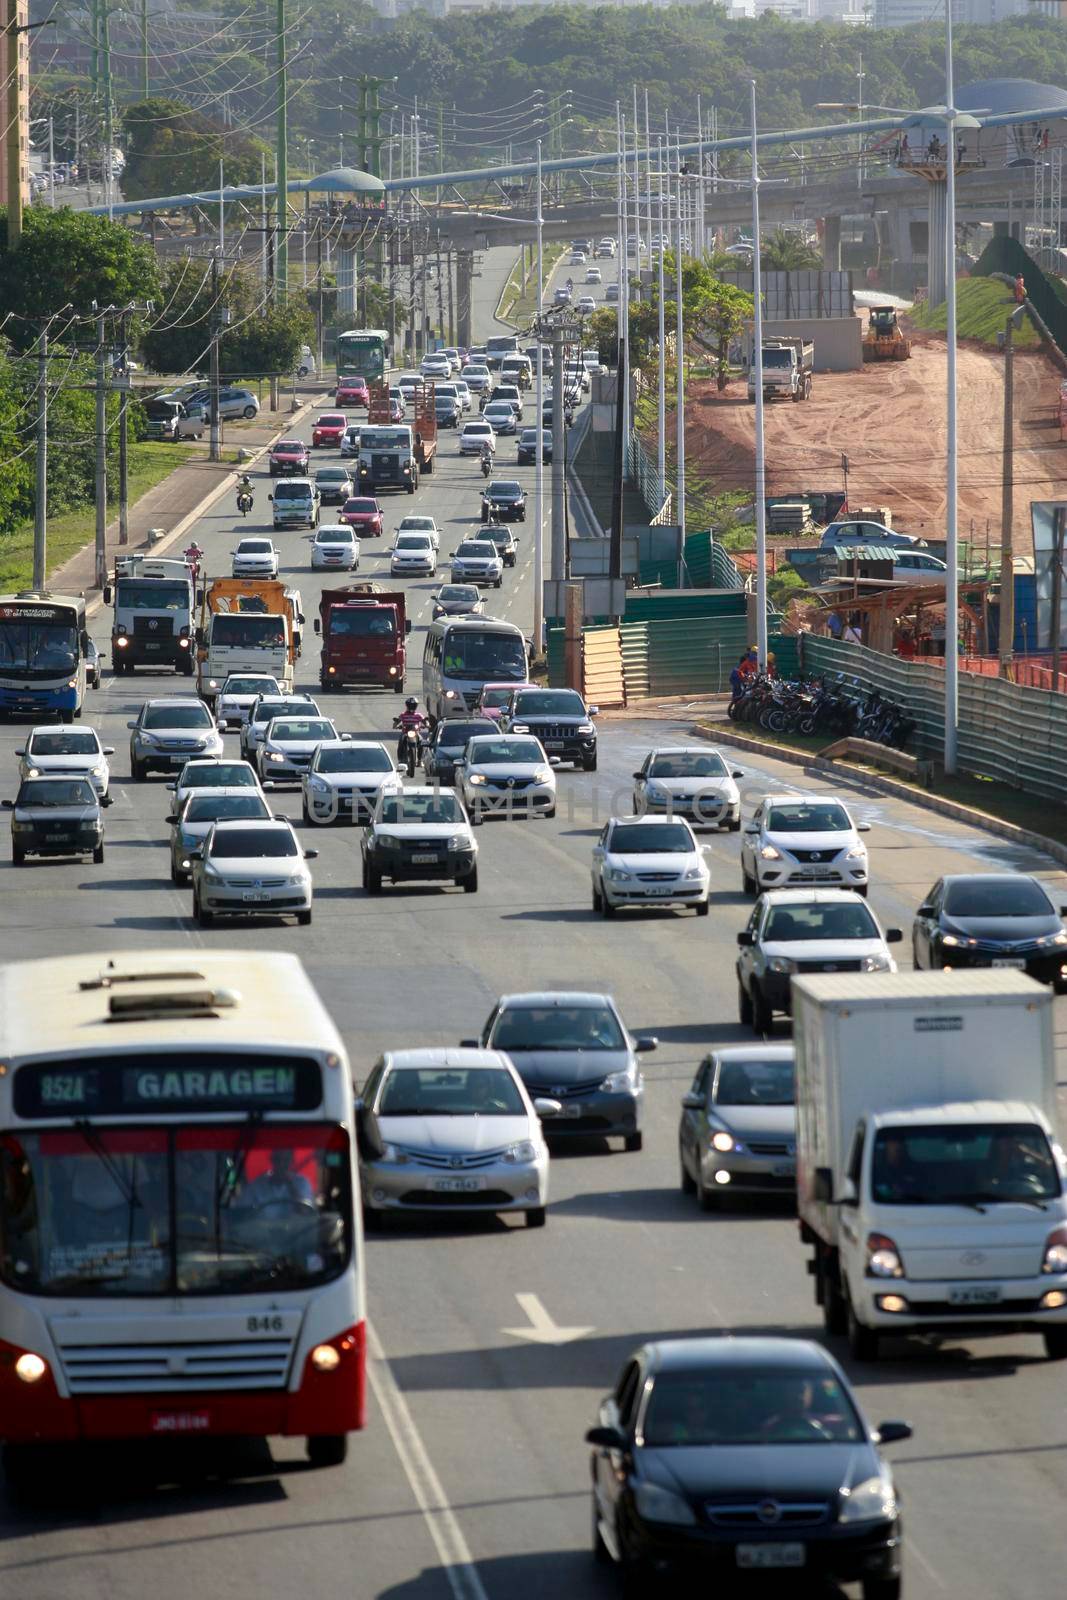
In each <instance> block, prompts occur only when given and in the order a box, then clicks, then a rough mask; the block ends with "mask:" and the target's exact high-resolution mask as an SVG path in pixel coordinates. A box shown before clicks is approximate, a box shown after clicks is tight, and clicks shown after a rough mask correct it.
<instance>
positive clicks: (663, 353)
mask: <svg viewBox="0 0 1067 1600" xmlns="http://www.w3.org/2000/svg"><path fill="white" fill-rule="evenodd" d="M651 165H652V164H651V162H650V163H649V167H650V168H651ZM658 172H659V285H658V287H659V374H658V382H657V385H656V470H657V472H658V473H659V494H660V502H661V504H662V502H663V501H664V500H665V499H666V498H667V495H666V487H667V330H666V328H665V326H664V309H663V292H664V283H663V258H664V256H665V255H666V253H667V250H666V245H665V242H664V240H665V235H664V231H663V185H664V182H665V179H666V171H665V163H664V160H663V136H662V134H661V135H660V136H659V163H658ZM650 220H651V219H650ZM651 234H652V229H651V227H649V236H650V237H651ZM616 576H621V573H620V574H616Z"/></svg>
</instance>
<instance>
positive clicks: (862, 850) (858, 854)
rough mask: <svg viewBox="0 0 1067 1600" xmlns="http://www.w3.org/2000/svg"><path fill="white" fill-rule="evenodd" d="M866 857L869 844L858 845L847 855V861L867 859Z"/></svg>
mask: <svg viewBox="0 0 1067 1600" xmlns="http://www.w3.org/2000/svg"><path fill="white" fill-rule="evenodd" d="M866 859H867V846H866V845H863V844H858V845H856V846H855V848H854V849H852V850H849V851H848V852H847V853H846V855H845V860H846V861H866Z"/></svg>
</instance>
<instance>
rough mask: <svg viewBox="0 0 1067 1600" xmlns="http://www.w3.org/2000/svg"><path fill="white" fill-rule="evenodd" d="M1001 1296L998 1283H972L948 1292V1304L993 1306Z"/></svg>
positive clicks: (998, 1301)
mask: <svg viewBox="0 0 1067 1600" xmlns="http://www.w3.org/2000/svg"><path fill="white" fill-rule="evenodd" d="M1002 1298H1003V1291H1002V1290H1001V1287H1000V1285H999V1284H998V1283H972V1284H968V1285H967V1287H966V1288H959V1289H950V1290H949V1292H948V1303H949V1305H950V1306H995V1305H998V1304H999V1303H1000V1301H1001V1299H1002Z"/></svg>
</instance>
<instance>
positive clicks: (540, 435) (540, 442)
mask: <svg viewBox="0 0 1067 1600" xmlns="http://www.w3.org/2000/svg"><path fill="white" fill-rule="evenodd" d="M543 198H544V193H543V190H542V187H541V140H540V139H538V141H537V266H536V272H537V318H536V321H535V324H534V326H535V327H536V328H537V387H536V389H535V391H534V392H535V394H536V396H537V434H536V439H537V443H536V446H535V447H534V549H533V584H534V626H533V641H534V642H533V647H534V653H535V654H536V655H540V654H541V651H542V650H543V649H544V638H545V416H544V409H543V407H544V368H545V352H544V340H543V339H542V337H541V293H542V289H543V277H542V275H543V273H544V222H545V219H544V216H543V214H542V213H543ZM450 337H451V336H450ZM560 382H561V383H562V378H561V379H560Z"/></svg>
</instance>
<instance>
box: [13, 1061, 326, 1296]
mask: <svg viewBox="0 0 1067 1600" xmlns="http://www.w3.org/2000/svg"><path fill="white" fill-rule="evenodd" d="M126 1059H127V1058H124V1064H125V1063H126ZM238 1059H239V1058H238V1057H235V1056H227V1057H226V1061H227V1063H229V1062H233V1061H236V1060H238ZM128 1062H129V1065H130V1067H131V1069H136V1068H137V1066H138V1065H139V1063H138V1061H137V1059H136V1057H129V1058H128ZM158 1063H159V1057H158V1056H154V1057H152V1058H151V1059H150V1060H149V1059H148V1058H146V1059H145V1061H144V1062H143V1063H141V1065H143V1066H145V1067H149V1066H151V1067H156V1066H158ZM261 1064H262V1062H261V1060H260V1059H257V1060H256V1061H255V1062H254V1063H250V1070H251V1067H252V1066H256V1067H258V1066H260V1065H261ZM350 1167H351V1161H350V1156H349V1151H348V1141H347V1138H346V1136H345V1134H344V1132H343V1131H342V1129H340V1128H338V1127H330V1126H328V1125H325V1124H321V1125H320V1124H316V1123H300V1124H298V1125H293V1126H289V1127H287V1126H285V1125H284V1124H281V1123H278V1122H271V1123H267V1124H265V1125H264V1124H260V1125H258V1126H257V1125H249V1124H248V1123H247V1122H245V1123H242V1124H239V1125H235V1124H233V1123H229V1124H221V1123H217V1122H216V1123H214V1124H212V1125H211V1126H207V1127H199V1128H198V1127H188V1126H182V1127H176V1126H175V1127H169V1128H168V1127H155V1128H128V1127H123V1128H99V1129H98V1128H96V1127H92V1128H90V1127H89V1125H88V1124H87V1123H85V1124H81V1125H79V1127H78V1128H77V1129H74V1128H64V1129H55V1130H50V1131H47V1132H42V1133H20V1134H18V1135H16V1134H13V1133H7V1134H4V1135H2V1136H0V1278H2V1279H3V1281H4V1282H5V1283H6V1284H8V1285H9V1286H10V1287H12V1288H15V1289H17V1290H19V1291H20V1292H21V1293H23V1294H25V1293H31V1294H39V1295H56V1296H70V1295H77V1296H79V1297H83V1296H88V1297H93V1298H98V1299H115V1298H119V1297H122V1296H144V1295H160V1296H163V1295H166V1296H173V1295H174V1294H175V1293H181V1294H187V1295H191V1294H216V1295H217V1294H222V1293H226V1294H240V1293H245V1294H251V1293H258V1294H264V1293H265V1294H271V1295H274V1294H277V1293H280V1292H284V1291H285V1290H300V1289H307V1288H309V1287H312V1286H313V1285H315V1284H319V1283H325V1282H326V1281H328V1280H329V1279H330V1278H335V1277H337V1275H338V1274H339V1273H340V1272H341V1271H342V1270H343V1268H344V1266H345V1263H346V1262H347V1260H348V1254H349V1249H350V1243H351V1216H352V1201H351V1193H350V1176H349V1174H350Z"/></svg>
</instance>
